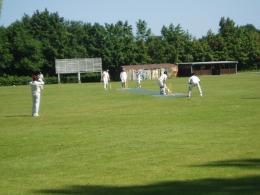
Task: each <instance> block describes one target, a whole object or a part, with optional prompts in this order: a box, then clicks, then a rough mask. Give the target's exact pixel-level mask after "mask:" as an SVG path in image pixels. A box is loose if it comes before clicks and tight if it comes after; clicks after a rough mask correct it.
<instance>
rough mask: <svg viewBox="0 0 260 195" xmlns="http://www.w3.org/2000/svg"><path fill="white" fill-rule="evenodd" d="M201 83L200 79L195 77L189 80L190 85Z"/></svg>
mask: <svg viewBox="0 0 260 195" xmlns="http://www.w3.org/2000/svg"><path fill="white" fill-rule="evenodd" d="M199 82H200V79H199V77H197V76H195V75H193V76H191V77H190V78H189V84H195V85H196V84H198V83H199Z"/></svg>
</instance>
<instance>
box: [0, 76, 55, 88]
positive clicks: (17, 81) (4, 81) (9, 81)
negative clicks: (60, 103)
mask: <svg viewBox="0 0 260 195" xmlns="http://www.w3.org/2000/svg"><path fill="white" fill-rule="evenodd" d="M31 80H32V78H31V77H30V76H19V77H18V76H10V75H6V76H3V77H0V86H12V85H28V84H29V82H30V81H31ZM44 82H45V84H55V83H58V80H57V78H56V77H45V78H44Z"/></svg>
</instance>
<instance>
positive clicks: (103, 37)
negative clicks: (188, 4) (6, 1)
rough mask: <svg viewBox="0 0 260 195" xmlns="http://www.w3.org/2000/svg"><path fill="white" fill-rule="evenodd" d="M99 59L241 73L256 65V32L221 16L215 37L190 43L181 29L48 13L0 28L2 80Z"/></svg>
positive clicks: (259, 54) (259, 39)
mask: <svg viewBox="0 0 260 195" xmlns="http://www.w3.org/2000/svg"><path fill="white" fill-rule="evenodd" d="M92 57H101V58H102V64H103V68H104V69H107V68H109V69H110V70H113V71H118V70H119V69H120V67H121V66H122V65H127V64H150V63H174V64H176V63H179V62H188V61H189V62H190V61H215V60H236V61H238V62H239V64H238V69H239V70H248V69H257V68H259V66H260V30H259V29H257V28H255V27H254V26H253V25H251V24H248V25H245V26H238V25H236V24H235V22H234V21H233V20H232V19H230V18H224V17H222V18H221V19H220V22H219V31H218V33H215V34H214V33H213V32H212V31H210V30H209V31H208V33H207V35H206V36H203V37H201V38H194V37H193V36H192V35H191V34H189V33H188V32H186V31H184V30H183V29H182V27H181V26H180V25H176V26H174V25H173V24H170V25H168V26H163V27H162V29H161V35H160V36H155V35H153V33H152V32H151V29H150V28H149V27H148V26H147V23H146V22H145V21H144V20H138V21H137V22H136V33H134V32H133V27H132V26H131V25H129V24H128V22H126V21H125V22H123V21H118V22H117V23H115V24H104V25H100V24H98V23H94V24H91V23H83V22H80V21H68V20H65V19H64V18H63V17H60V16H59V14H58V13H50V12H49V11H48V10H47V9H46V10H44V11H42V12H40V11H36V12H34V14H33V15H32V16H28V15H24V16H23V18H22V19H21V20H20V21H16V22H14V23H12V24H11V25H9V26H7V27H3V26H1V27H0V76H5V75H16V76H25V75H31V74H32V72H35V71H42V72H43V73H44V74H45V75H48V76H54V75H55V59H64V58H92Z"/></svg>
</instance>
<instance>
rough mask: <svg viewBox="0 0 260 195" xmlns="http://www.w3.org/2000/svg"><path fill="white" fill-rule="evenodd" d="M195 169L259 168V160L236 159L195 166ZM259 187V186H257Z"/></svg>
mask: <svg viewBox="0 0 260 195" xmlns="http://www.w3.org/2000/svg"><path fill="white" fill-rule="evenodd" d="M195 167H237V168H258V169H259V168H260V159H259V158H254V159H237V160H223V161H213V162H209V163H207V164H202V165H195ZM259 185H260V184H259Z"/></svg>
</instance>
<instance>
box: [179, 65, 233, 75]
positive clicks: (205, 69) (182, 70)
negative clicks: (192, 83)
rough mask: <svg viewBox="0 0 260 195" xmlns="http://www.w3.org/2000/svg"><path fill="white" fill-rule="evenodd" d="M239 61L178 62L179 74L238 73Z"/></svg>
mask: <svg viewBox="0 0 260 195" xmlns="http://www.w3.org/2000/svg"><path fill="white" fill-rule="evenodd" d="M237 64H238V62H237V61H211V62H185V63H178V64H177V65H178V76H190V75H191V73H195V74H197V75H222V74H236V73H237Z"/></svg>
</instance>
